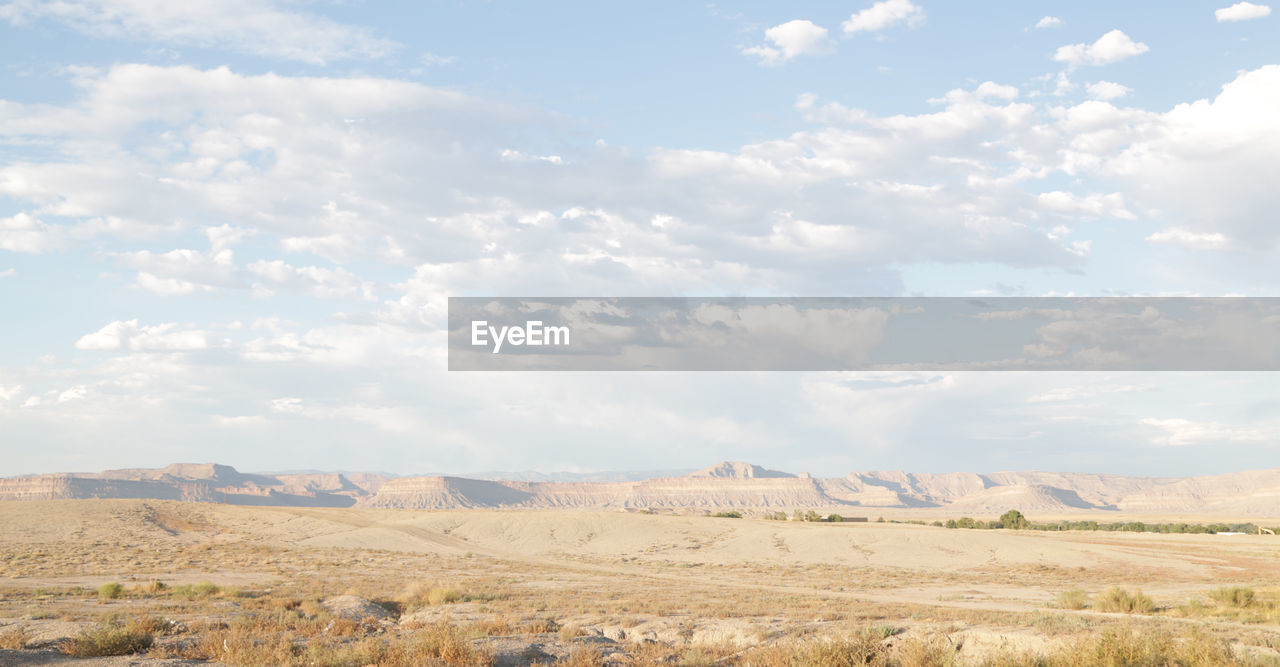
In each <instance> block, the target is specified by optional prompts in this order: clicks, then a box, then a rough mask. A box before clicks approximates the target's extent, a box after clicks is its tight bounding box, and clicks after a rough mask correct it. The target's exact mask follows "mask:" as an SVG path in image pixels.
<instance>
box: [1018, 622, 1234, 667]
mask: <svg viewBox="0 0 1280 667" xmlns="http://www.w3.org/2000/svg"><path fill="white" fill-rule="evenodd" d="M1042 664H1047V665H1051V666H1056V665H1063V666H1067V665H1071V666H1074V665H1179V666H1182V667H1219V666H1220V665H1239V664H1241V662H1240V660H1239V659H1237V658H1236V656H1235V654H1234V652H1232V650H1231V647H1230V645H1228V644H1227V643H1226V642H1225V641H1222V640H1219V639H1215V638H1214V637H1212V636H1210V635H1208V634H1206V633H1205V632H1204V631H1203V630H1199V629H1196V630H1194V631H1192V632H1191V633H1190V634H1189V636H1184V637H1181V638H1179V637H1174V636H1173V635H1171V634H1169V633H1168V632H1165V631H1160V630H1156V631H1152V630H1150V629H1148V630H1144V631H1142V632H1135V631H1133V630H1131V629H1128V628H1122V629H1112V630H1107V631H1106V632H1105V633H1103V634H1102V636H1101V637H1088V638H1084V639H1080V640H1078V641H1077V642H1075V643H1074V644H1073V645H1068V646H1065V647H1063V648H1062V649H1061V650H1059V651H1058V652H1056V653H1055V654H1053V655H1050V656H1048V659H1046V660H1044V661H1043V662H1042Z"/></svg>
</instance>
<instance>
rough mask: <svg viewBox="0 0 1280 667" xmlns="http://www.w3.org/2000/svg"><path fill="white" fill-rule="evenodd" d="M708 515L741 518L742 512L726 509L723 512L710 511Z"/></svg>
mask: <svg viewBox="0 0 1280 667" xmlns="http://www.w3.org/2000/svg"><path fill="white" fill-rule="evenodd" d="M707 516H710V517H713V518H717V519H741V518H742V512H739V511H737V510H725V511H722V512H712V513H709V514H708V515H707Z"/></svg>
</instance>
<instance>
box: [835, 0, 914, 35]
mask: <svg viewBox="0 0 1280 667" xmlns="http://www.w3.org/2000/svg"><path fill="white" fill-rule="evenodd" d="M923 21H924V9H923V8H922V7H920V6H919V5H916V4H914V3H912V2H911V0H883V2H877V3H875V4H874V5H871V6H870V7H868V8H866V9H864V10H862V11H860V12H857V13H856V14H853V15H851V16H850V17H849V20H847V21H845V22H844V23H843V24H841V27H842V28H844V34H846V35H852V34H853V33H856V32H866V31H874V30H884V29H885V28H888V27H889V26H892V25H894V24H897V23H903V22H905V23H906V24H907V25H908V26H911V27H915V26H918V25H920V23H922V22H923Z"/></svg>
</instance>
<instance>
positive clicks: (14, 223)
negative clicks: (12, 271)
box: [0, 213, 62, 254]
mask: <svg viewBox="0 0 1280 667" xmlns="http://www.w3.org/2000/svg"><path fill="white" fill-rule="evenodd" d="M61 244H62V239H61V235H60V234H59V232H58V230H57V228H55V227H52V226H50V225H47V224H45V223H44V222H41V221H40V220H39V219H37V218H35V217H33V216H31V215H30V214H27V213H19V214H17V215H13V216H10V217H8V218H0V250H9V251H11V252H22V253H30V254H39V253H42V252H44V251H46V250H49V249H52V248H56V247H58V246H60V245H61Z"/></svg>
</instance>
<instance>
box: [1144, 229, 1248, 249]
mask: <svg viewBox="0 0 1280 667" xmlns="http://www.w3.org/2000/svg"><path fill="white" fill-rule="evenodd" d="M1147 241H1148V242H1149V243H1160V244H1165V245H1175V246H1180V247H1183V248H1189V249H1191V250H1222V249H1224V248H1227V247H1229V246H1230V245H1231V241H1230V239H1228V238H1227V237H1226V235H1225V234H1222V233H1219V232H1195V231H1192V230H1189V229H1185V228H1181V227H1174V228H1171V229H1163V230H1160V231H1158V232H1156V233H1154V234H1151V235H1150V236H1148V237H1147Z"/></svg>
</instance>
